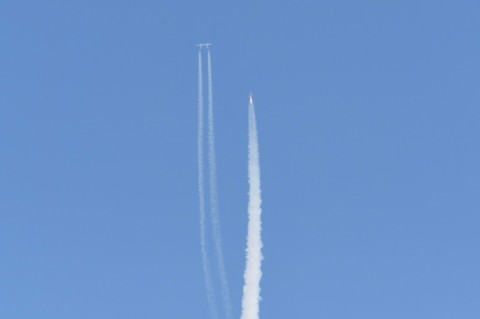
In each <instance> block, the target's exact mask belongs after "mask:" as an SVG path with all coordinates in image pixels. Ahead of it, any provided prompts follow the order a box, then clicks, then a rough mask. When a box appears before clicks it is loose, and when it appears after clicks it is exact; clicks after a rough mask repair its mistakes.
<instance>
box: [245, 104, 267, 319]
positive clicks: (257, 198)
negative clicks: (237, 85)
mask: <svg viewBox="0 0 480 319" xmlns="http://www.w3.org/2000/svg"><path fill="white" fill-rule="evenodd" d="M248 182H249V186H250V189H249V199H248V234H247V250H246V253H247V256H246V265H245V274H244V280H245V284H244V286H243V300H242V316H241V319H258V318H259V303H260V279H261V278H262V259H263V256H262V246H263V244H262V237H261V230H262V224H261V214H262V208H261V204H262V199H261V190H260V162H259V154H258V137H257V124H256V119H255V109H254V105H253V99H252V96H251V95H250V103H249V106H248Z"/></svg>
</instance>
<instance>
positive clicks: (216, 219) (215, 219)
mask: <svg viewBox="0 0 480 319" xmlns="http://www.w3.org/2000/svg"><path fill="white" fill-rule="evenodd" d="M207 62H208V63H207V64H208V163H209V172H210V175H209V177H210V178H209V180H210V183H209V186H210V208H211V216H212V231H213V241H214V245H215V252H216V255H217V266H218V272H219V275H220V284H221V288H222V298H223V305H224V311H225V318H226V319H233V314H232V306H231V302H230V293H229V290H228V281H227V272H226V270H225V263H224V258H223V250H222V235H221V229H220V213H219V209H218V196H217V164H216V159H215V125H214V116H213V85H212V60H211V57H210V50H208V59H207Z"/></svg>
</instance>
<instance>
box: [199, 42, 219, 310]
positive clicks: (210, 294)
mask: <svg viewBox="0 0 480 319" xmlns="http://www.w3.org/2000/svg"><path fill="white" fill-rule="evenodd" d="M202 79H203V74H202V52H201V51H198V135H197V151H198V197H199V206H200V247H201V252H202V266H203V275H204V278H205V286H206V289H207V302H208V308H209V310H210V315H211V318H213V319H217V318H218V310H217V303H216V300H215V290H214V287H213V281H212V277H211V275H210V260H209V258H208V248H207V237H206V218H207V215H206V211H205V178H204V171H205V165H204V155H203V147H204V146H203V142H204V128H203V113H204V111H203V80H202Z"/></svg>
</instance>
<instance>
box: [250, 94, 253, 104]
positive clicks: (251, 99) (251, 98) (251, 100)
mask: <svg viewBox="0 0 480 319" xmlns="http://www.w3.org/2000/svg"><path fill="white" fill-rule="evenodd" d="M250 104H253V96H252V95H250Z"/></svg>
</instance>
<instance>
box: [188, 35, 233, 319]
mask: <svg viewBox="0 0 480 319" xmlns="http://www.w3.org/2000/svg"><path fill="white" fill-rule="evenodd" d="M209 45H210V44H202V45H200V50H199V52H198V139H197V148H198V189H199V205H200V246H201V251H202V263H203V273H204V277H205V285H206V289H207V301H208V306H209V310H210V315H211V317H212V318H213V319H217V318H218V309H217V304H216V298H215V289H214V284H213V280H212V276H211V274H210V260H209V257H208V249H207V246H208V245H207V234H206V219H207V215H206V209H205V181H204V172H205V165H204V154H203V152H204V128H203V122H204V119H203V113H204V110H203V74H202V53H201V49H202V48H203V47H204V46H206V48H207V50H208V46H209ZM207 68H208V134H207V137H208V171H209V184H208V186H209V195H210V202H209V203H210V207H209V208H210V217H211V223H212V237H213V244H214V248H215V255H216V260H217V269H218V273H219V277H220V286H221V295H222V301H223V309H224V314H225V318H226V319H233V314H232V306H231V302H230V293H229V290H228V280H227V272H226V269H225V262H224V257H223V248H222V235H221V227H220V212H219V208H218V206H219V205H218V195H217V165H216V155H215V154H216V151H215V121H214V115H213V83H212V59H211V55H210V50H208V52H207Z"/></svg>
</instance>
